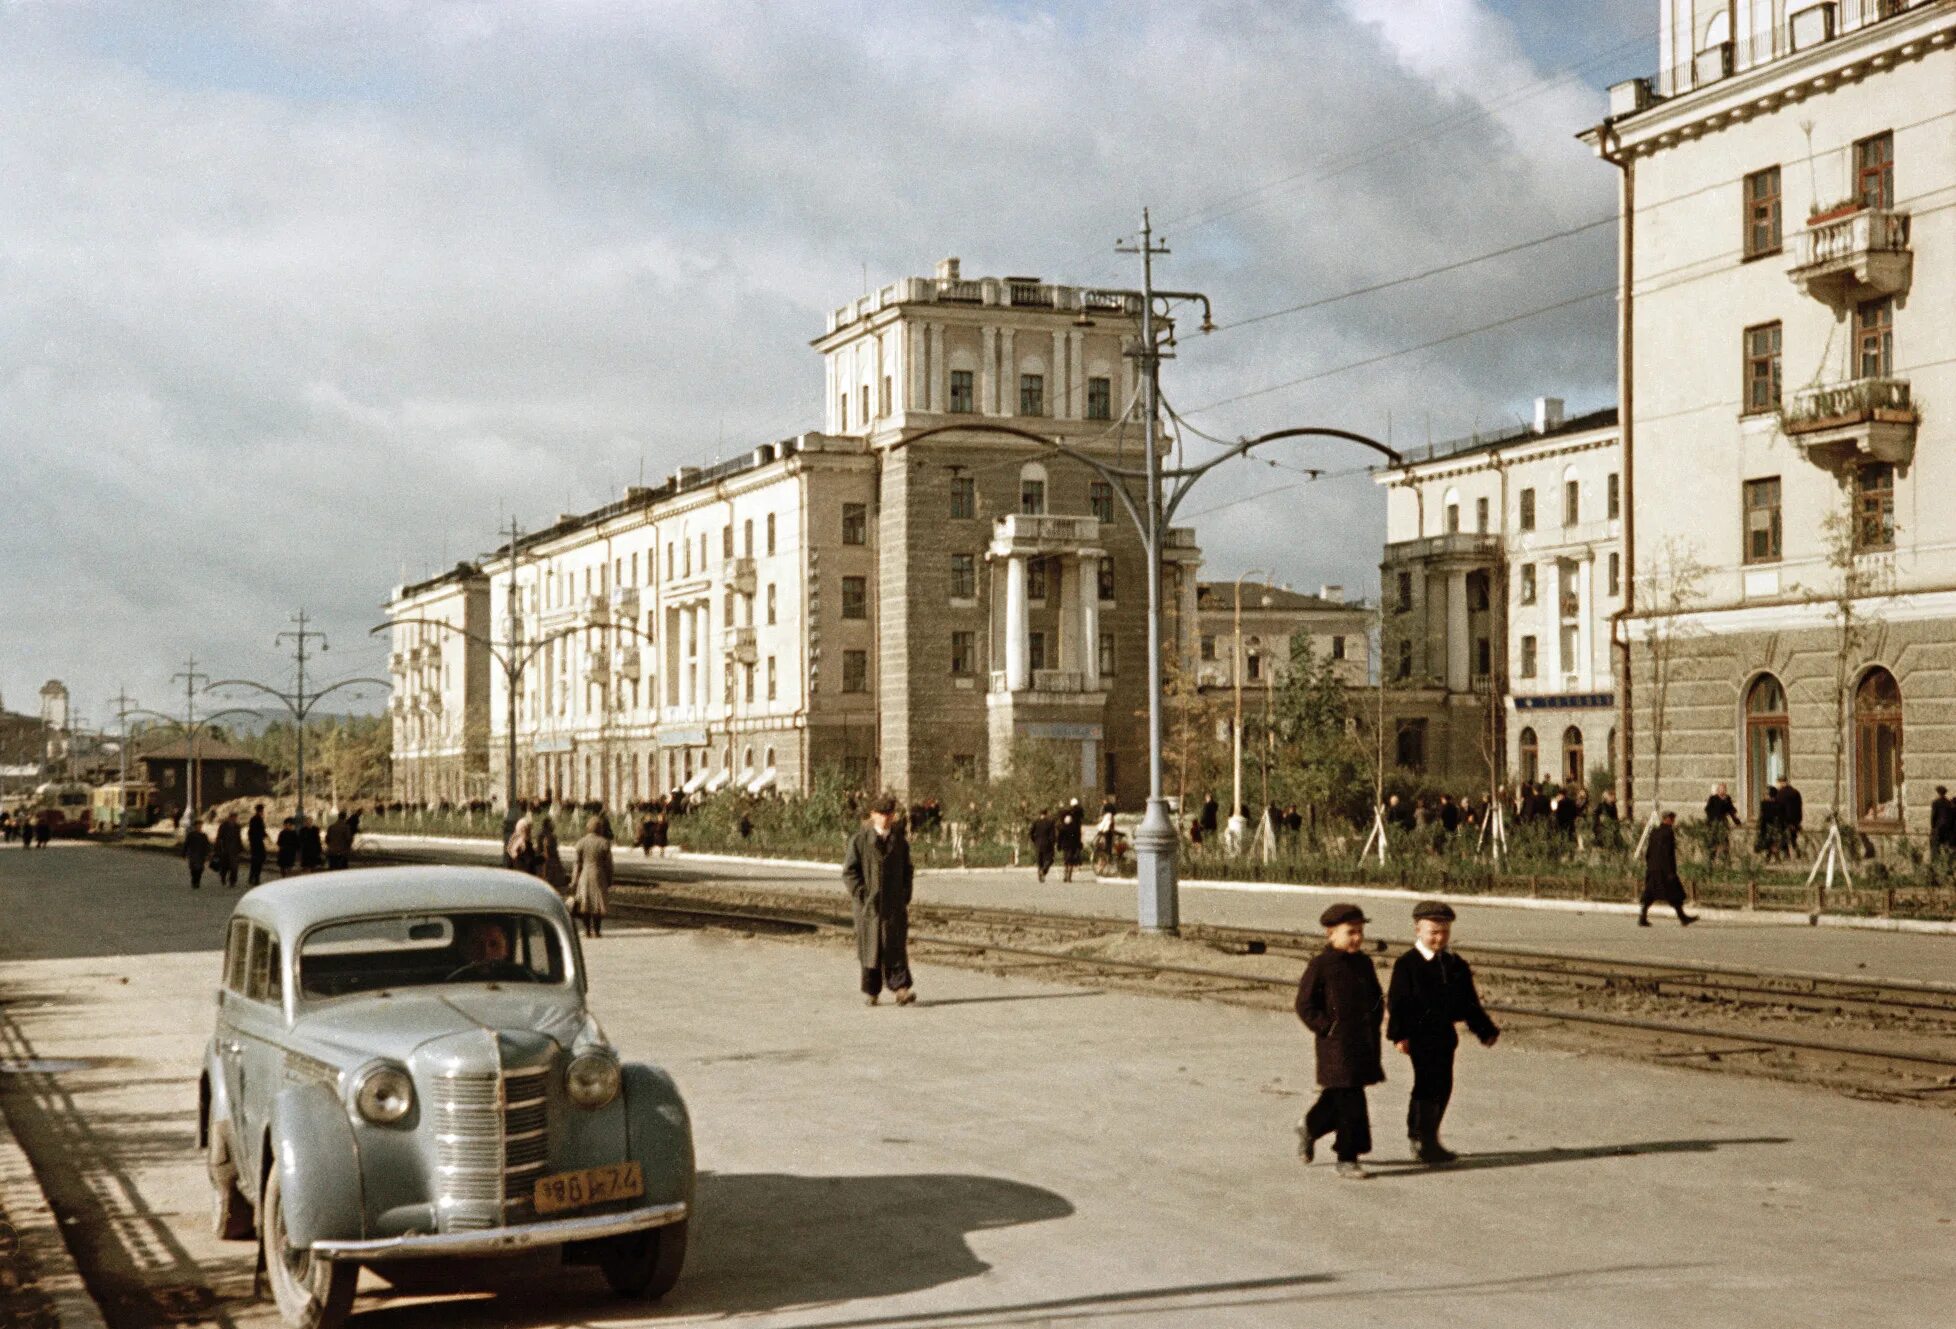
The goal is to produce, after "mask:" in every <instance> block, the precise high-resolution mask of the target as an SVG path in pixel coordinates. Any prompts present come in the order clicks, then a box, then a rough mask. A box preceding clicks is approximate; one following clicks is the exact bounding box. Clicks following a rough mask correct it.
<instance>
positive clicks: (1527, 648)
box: [1521, 637, 1535, 678]
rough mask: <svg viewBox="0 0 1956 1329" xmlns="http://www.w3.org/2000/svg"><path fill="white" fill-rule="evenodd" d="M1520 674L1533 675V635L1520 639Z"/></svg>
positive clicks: (1523, 675)
mask: <svg viewBox="0 0 1956 1329" xmlns="http://www.w3.org/2000/svg"><path fill="white" fill-rule="evenodd" d="M1521 676H1522V677H1523V678H1533V677H1535V639H1534V638H1533V637H1523V638H1522V639H1521Z"/></svg>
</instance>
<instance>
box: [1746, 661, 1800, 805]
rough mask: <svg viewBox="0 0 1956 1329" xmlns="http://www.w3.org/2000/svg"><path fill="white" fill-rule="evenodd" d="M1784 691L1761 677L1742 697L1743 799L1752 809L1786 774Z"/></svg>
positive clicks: (1766, 676)
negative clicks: (1746, 798)
mask: <svg viewBox="0 0 1956 1329" xmlns="http://www.w3.org/2000/svg"><path fill="white" fill-rule="evenodd" d="M1788 733H1789V730H1788V727H1787V720H1786V689H1785V688H1783V687H1781V686H1780V683H1779V680H1778V679H1776V678H1774V677H1773V676H1772V675H1771V674H1761V675H1760V676H1759V677H1758V678H1755V679H1754V680H1753V681H1752V686H1751V687H1749V688H1747V689H1746V694H1745V778H1746V797H1748V798H1749V799H1751V800H1752V803H1753V805H1754V806H1755V807H1756V806H1758V804H1759V803H1760V802H1761V801H1762V800H1763V799H1764V798H1765V797H1766V791H1767V790H1768V789H1771V788H1772V787H1773V786H1774V785H1775V784H1777V783H1779V781H1780V779H1781V777H1783V776H1784V775H1785V774H1786V754H1787V735H1788Z"/></svg>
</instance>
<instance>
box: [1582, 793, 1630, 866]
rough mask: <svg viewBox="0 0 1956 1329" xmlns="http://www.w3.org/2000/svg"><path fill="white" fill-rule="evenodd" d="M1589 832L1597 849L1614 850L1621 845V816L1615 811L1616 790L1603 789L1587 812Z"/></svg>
mask: <svg viewBox="0 0 1956 1329" xmlns="http://www.w3.org/2000/svg"><path fill="white" fill-rule="evenodd" d="M1589 834H1590V837H1591V839H1592V840H1593V841H1594V843H1595V845H1596V847H1597V848H1598V849H1602V850H1605V851H1610V852H1614V851H1615V850H1617V849H1621V848H1622V847H1623V837H1622V818H1621V817H1620V816H1619V815H1618V813H1617V808H1616V790H1614V789H1605V790H1604V791H1603V796H1602V797H1601V798H1599V799H1597V800H1596V807H1595V809H1594V810H1593V811H1592V812H1591V813H1590V814H1589Z"/></svg>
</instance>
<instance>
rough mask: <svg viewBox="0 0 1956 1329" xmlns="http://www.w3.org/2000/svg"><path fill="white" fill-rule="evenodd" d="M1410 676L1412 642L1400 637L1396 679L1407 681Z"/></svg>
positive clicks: (1411, 670)
mask: <svg viewBox="0 0 1956 1329" xmlns="http://www.w3.org/2000/svg"><path fill="white" fill-rule="evenodd" d="M1412 676H1413V642H1412V639H1411V638H1410V637H1401V638H1400V639H1399V670H1398V677H1399V678H1400V679H1402V680H1403V679H1409V678H1411V677H1412Z"/></svg>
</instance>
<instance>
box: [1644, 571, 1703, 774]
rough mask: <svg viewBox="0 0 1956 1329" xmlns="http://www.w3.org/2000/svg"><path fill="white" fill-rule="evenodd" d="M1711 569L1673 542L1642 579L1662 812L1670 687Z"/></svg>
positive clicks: (1654, 768)
mask: <svg viewBox="0 0 1956 1329" xmlns="http://www.w3.org/2000/svg"><path fill="white" fill-rule="evenodd" d="M1710 572H1711V569H1709V568H1708V567H1706V566H1705V564H1704V563H1703V562H1702V561H1700V560H1699V558H1698V556H1697V552H1696V547H1695V546H1694V545H1693V544H1692V543H1691V542H1690V541H1689V540H1684V539H1681V538H1679V537H1678V536H1670V537H1668V538H1667V539H1666V540H1665V541H1664V544H1663V546H1662V547H1661V548H1660V549H1658V551H1657V555H1656V557H1655V558H1653V559H1652V560H1651V562H1650V564H1649V566H1648V568H1647V570H1645V571H1644V572H1642V573H1640V574H1639V575H1638V577H1637V603H1639V604H1641V605H1643V606H1644V607H1645V608H1644V612H1643V618H1644V634H1643V636H1644V651H1645V657H1646V660H1647V661H1648V663H1649V667H1650V687H1649V688H1648V690H1647V692H1646V695H1647V696H1648V697H1649V698H1650V745H1651V761H1650V803H1651V808H1652V809H1653V811H1654V810H1655V809H1657V808H1658V807H1659V806H1661V801H1662V798H1663V782H1664V733H1665V729H1666V728H1667V726H1668V725H1669V722H1670V711H1671V684H1672V683H1673V682H1675V681H1676V679H1677V676H1678V673H1679V671H1680V667H1681V665H1682V663H1683V655H1684V643H1686V642H1687V641H1688V640H1689V639H1690V638H1692V637H1694V636H1696V635H1697V627H1696V625H1695V624H1693V623H1692V621H1691V619H1690V614H1691V611H1692V610H1693V609H1694V608H1696V607H1697V605H1698V604H1699V603H1700V602H1702V601H1703V600H1704V598H1705V579H1706V577H1707V576H1709V575H1710Z"/></svg>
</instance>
